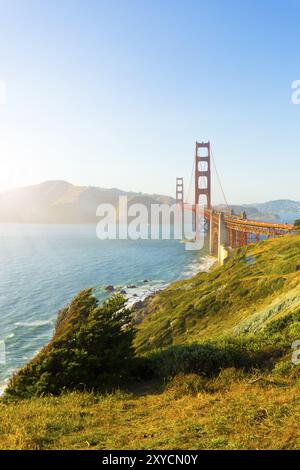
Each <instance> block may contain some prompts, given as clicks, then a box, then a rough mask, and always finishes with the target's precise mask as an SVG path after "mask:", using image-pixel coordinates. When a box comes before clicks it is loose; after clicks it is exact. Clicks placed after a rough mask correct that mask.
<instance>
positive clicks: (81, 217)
mask: <svg viewBox="0 0 300 470" xmlns="http://www.w3.org/2000/svg"><path fill="white" fill-rule="evenodd" d="M125 195H126V196H127V197H128V202H129V203H143V204H145V205H146V206H147V207H149V206H150V205H151V204H153V203H156V204H157V203H160V204H162V203H166V204H173V203H174V202H175V200H174V199H173V198H171V197H169V196H162V195H159V194H144V193H136V192H126V191H122V190H120V189H117V188H111V189H105V188H98V187H93V186H74V185H72V184H71V183H68V182H67V181H45V182H44V183H41V184H38V185H34V186H27V187H23V188H18V189H13V190H10V191H5V192H2V193H0V222H27V223H92V222H96V221H97V220H99V219H98V218H97V217H96V208H97V206H98V205H99V204H101V203H109V204H113V205H114V206H117V205H118V200H119V199H118V198H119V196H125Z"/></svg>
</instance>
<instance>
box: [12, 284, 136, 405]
mask: <svg viewBox="0 0 300 470" xmlns="http://www.w3.org/2000/svg"><path fill="white" fill-rule="evenodd" d="M133 335H134V328H133V326H132V323H131V317H130V314H129V312H128V311H127V310H126V309H125V308H124V299H123V297H122V296H120V295H116V296H113V297H112V298H110V299H109V300H107V301H106V302H104V303H103V304H102V305H100V306H98V303H97V300H96V299H95V297H94V296H93V295H92V290H91V289H88V290H84V291H82V292H80V293H79V294H78V295H77V296H76V297H75V298H74V300H73V301H72V302H71V304H70V305H69V307H68V308H66V309H64V310H63V311H62V313H61V314H60V316H59V319H58V323H57V328H56V332H55V335H54V337H53V339H52V341H51V342H50V343H49V345H48V346H46V347H45V348H44V349H43V350H42V351H41V352H40V353H39V354H38V356H37V357H36V358H35V359H33V361H31V362H30V363H29V364H28V365H27V366H26V367H24V368H23V369H21V370H20V371H19V372H17V373H16V374H15V375H14V376H13V378H12V379H11V381H10V383H9V385H8V388H7V390H6V396H21V397H28V396H32V395H43V394H49V393H51V394H58V393H60V392H61V391H63V390H66V389H109V388H110V387H112V386H115V385H118V384H119V383H120V382H121V381H124V380H125V379H126V376H127V375H128V373H129V370H130V368H131V367H132V362H133V359H134V351H133V349H132V339H133Z"/></svg>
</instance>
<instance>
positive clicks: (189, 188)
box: [185, 158, 195, 203]
mask: <svg viewBox="0 0 300 470" xmlns="http://www.w3.org/2000/svg"><path fill="white" fill-rule="evenodd" d="M194 170H195V159H194V158H193V167H192V173H191V177H190V183H189V187H188V192H187V193H186V194H187V195H186V198H185V203H188V199H189V197H190V192H191V189H192V184H193V180H194Z"/></svg>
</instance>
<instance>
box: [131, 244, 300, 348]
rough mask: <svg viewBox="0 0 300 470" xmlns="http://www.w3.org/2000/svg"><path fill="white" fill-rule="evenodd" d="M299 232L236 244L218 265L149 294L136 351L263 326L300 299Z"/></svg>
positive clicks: (292, 309) (291, 309)
mask: <svg viewBox="0 0 300 470" xmlns="http://www.w3.org/2000/svg"><path fill="white" fill-rule="evenodd" d="M299 264H300V236H292V237H291V236H286V237H280V238H274V239H272V240H268V241H266V242H260V243H258V244H256V245H250V246H248V247H244V248H240V249H239V250H237V251H236V252H235V253H234V255H233V256H232V257H231V258H230V259H229V261H228V262H227V264H225V265H224V266H221V267H218V268H215V269H213V270H211V271H210V272H209V273H200V274H198V275H197V276H195V277H193V278H192V279H188V280H186V281H181V282H177V283H175V284H172V285H171V286H170V287H169V288H168V289H166V290H165V291H163V292H161V293H159V294H158V295H157V296H155V297H154V298H153V299H151V300H150V301H149V302H148V303H147V306H146V307H145V311H144V312H143V314H144V315H145V316H146V318H145V320H144V321H143V322H142V323H141V324H140V325H139V328H138V331H137V335H136V338H135V347H136V349H137V350H138V351H140V352H144V351H145V352H146V351H149V350H153V349H157V348H165V347H168V346H171V345H178V344H189V343H194V342H200V341H201V342H203V341H207V340H209V341H211V340H217V339H220V338H221V337H224V336H230V337H232V338H235V337H237V336H245V334H246V333H251V332H252V333H256V332H258V331H261V330H263V328H265V327H266V326H267V324H268V323H269V322H270V321H271V320H272V319H277V318H280V317H282V316H285V315H288V314H290V313H293V312H295V311H296V310H297V308H298V307H299V305H300V280H299V271H296V266H297V265H299Z"/></svg>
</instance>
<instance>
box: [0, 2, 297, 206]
mask: <svg viewBox="0 0 300 470" xmlns="http://www.w3.org/2000/svg"><path fill="white" fill-rule="evenodd" d="M0 7H1V10H0V11H1V15H0V38H1V40H0V80H3V81H4V82H5V83H6V87H7V102H6V104H5V105H3V104H2V105H1V106H0V159H1V162H2V165H1V171H0V189H5V188H8V187H13V186H20V185H27V184H32V183H39V182H41V181H43V180H48V179H65V180H68V181H70V182H72V183H74V184H83V185H98V186H104V187H120V188H123V189H126V190H129V189H131V190H136V191H145V192H159V193H165V194H174V181H175V177H176V176H184V177H185V179H186V181H187V180H188V179H189V177H190V172H191V168H192V161H193V154H194V142H195V140H206V139H209V140H211V142H212V146H213V152H214V156H215V159H216V161H217V164H218V168H219V172H220V173H221V175H222V181H223V185H224V189H225V192H226V194H227V197H228V200H229V202H231V203H241V202H255V201H265V200H270V199H277V198H290V199H298V200H299V199H300V191H299V182H300V179H299V174H300V160H299V148H300V105H299V106H295V105H292V103H291V83H292V82H293V81H294V80H297V79H300V66H299V49H300V28H299V24H300V2H299V1H297V0H287V1H283V0H282V1H276V0H269V1H268V0H265V1H258V0H257V1H255V0H254V1H253V0H251V1H248V0H243V1H241V0H226V1H224V0H218V1H217V0H209V1H208V0H207V1H200V0H198V1H193V0H184V1H183V0H182V1H179V0H177V1H176V0H173V1H171V0H151V1H150V0H118V1H117V0H107V1H102V0H97V1H96V0H88V1H84V0H0ZM186 184H187V183H186ZM214 191H215V192H214V202H220V200H221V197H220V194H219V192H218V191H217V190H214Z"/></svg>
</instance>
